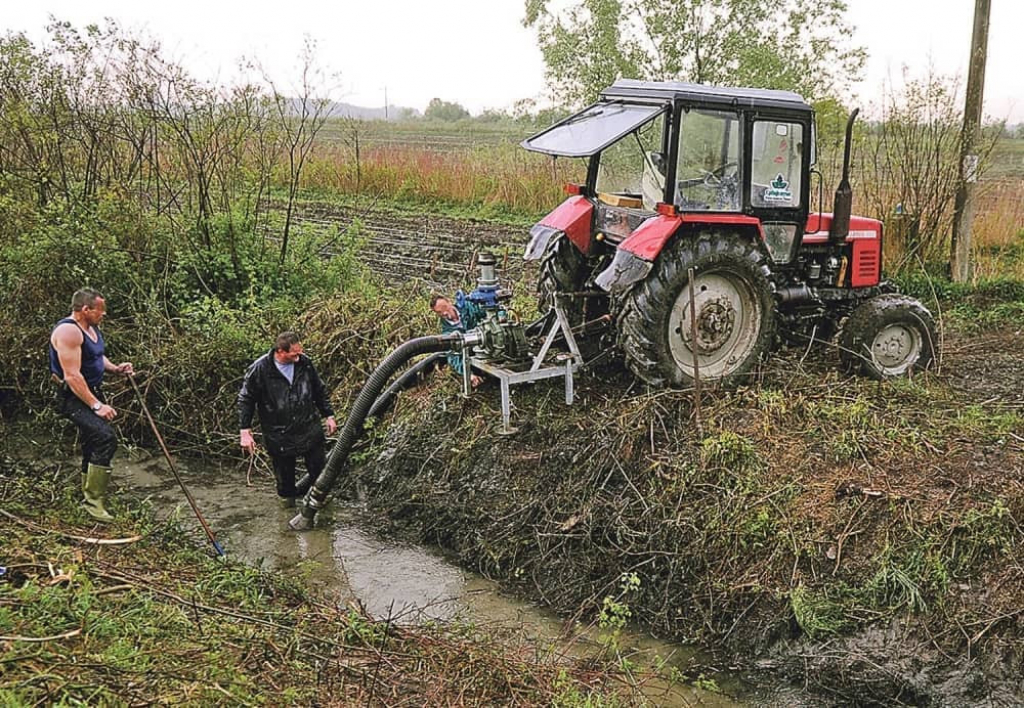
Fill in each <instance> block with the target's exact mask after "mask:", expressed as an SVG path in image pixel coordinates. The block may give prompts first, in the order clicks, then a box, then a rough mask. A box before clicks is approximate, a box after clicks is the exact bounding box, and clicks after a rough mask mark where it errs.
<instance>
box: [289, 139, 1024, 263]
mask: <svg viewBox="0 0 1024 708" xmlns="http://www.w3.org/2000/svg"><path fill="white" fill-rule="evenodd" d="M357 155H358V157H357ZM866 162H867V161H866V160H865V161H863V162H860V164H857V163H855V169H854V174H853V181H854V212H855V213H857V214H860V215H862V216H869V217H872V218H876V219H880V220H881V221H883V222H884V223H885V225H886V234H887V241H886V247H885V260H886V263H885V265H886V268H887V269H888V270H889V271H898V270H901V269H903V268H905V267H914V266H916V265H917V264H918V263H919V260H920V259H919V258H918V256H917V255H916V254H915V253H914V244H915V240H917V241H920V240H925V241H927V243H928V249H927V250H925V251H924V252H923V253H922V254H921V255H922V257H923V259H924V260H926V261H929V262H942V261H943V260H944V259H945V258H947V257H948V251H949V231H950V229H951V228H952V217H953V214H952V203H951V202H949V200H946V202H944V203H943V207H942V213H934V214H928V215H927V216H928V218H926V219H921V220H920V223H921V224H922V225H923V228H926V229H928V230H929V231H928V233H926V234H916V235H915V234H913V230H912V229H911V228H909V226H908V224H909V217H908V216H907V215H904V216H898V215H896V214H895V207H896V205H897V203H900V202H901V197H900V196H899V191H898V188H897V186H896V185H895V183H892V184H890V183H889V181H888V180H887V179H886V178H885V174H884V171H882V172H879V171H878V170H869V169H867V166H866V164H865V163H866ZM862 165H863V166H862ZM585 177H586V165H585V163H584V162H583V161H582V160H569V159H558V160H554V161H553V160H551V158H549V157H546V156H542V155H537V154H534V153H530V152H527V151H526V150H523V149H522V148H520V147H518V146H517V145H513V144H496V145H484V146H475V147H468V148H465V149H455V150H452V149H447V150H443V151H441V150H436V149H432V148H429V147H428V148H424V147H417V146H408V145H401V144H392V145H387V146H373V147H363V148H362V149H360V150H359V151H356V150H355V149H353V147H352V146H351V145H348V144H345V143H342V142H340V141H330V142H324V143H322V144H321V145H320V146H319V147H318V149H317V150H316V152H315V156H314V158H313V159H312V160H311V162H310V163H309V165H308V167H307V169H306V172H305V173H304V178H303V186H304V187H305V188H307V189H311V190H316V191H319V192H337V193H340V194H351V195H363V196H371V197H384V198H388V199H397V200H402V201H411V202H417V203H443V204H447V205H455V206H465V207H468V208H471V209H472V208H475V209H482V210H483V212H484V213H488V212H490V213H495V212H504V213H515V214H521V215H536V214H541V213H544V212H546V211H548V210H550V209H552V208H554V207H555V206H556V205H557V204H558V203H559V202H561V201H562V200H563V199H564V198H565V194H564V192H563V186H564V185H565V183H566V182H579V181H582V180H584V179H585ZM826 187H827V188H826V189H825V190H824V202H825V203H824V209H825V210H826V211H828V210H831V203H832V197H831V193H830V188H829V187H830V185H826ZM816 191H817V190H816V189H815V192H816ZM976 195H977V199H976V209H975V219H974V229H973V239H974V252H975V259H974V262H975V277H976V278H978V279H991V278H998V277H1012V278H1021V279H1024V235H1022V234H1024V175H1006V174H1005V173H1001V174H1000V176H999V177H998V178H993V179H990V180H985V181H983V182H982V183H981V184H980V185H979V187H978V189H977V192H976ZM813 200H814V207H815V208H817V207H818V205H817V195H816V194H815V195H814V196H813ZM947 202H948V203H947Z"/></svg>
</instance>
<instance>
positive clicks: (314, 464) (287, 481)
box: [238, 332, 338, 507]
mask: <svg viewBox="0 0 1024 708" xmlns="http://www.w3.org/2000/svg"><path fill="white" fill-rule="evenodd" d="M257 410H258V411H259V415H260V426H261V427H262V429H263V441H264V443H265V444H266V447H267V452H269V453H270V459H271V461H272V463H273V466H274V477H275V478H276V480H277V496H278V498H279V499H280V501H281V506H283V507H293V506H295V497H296V496H298V492H297V491H296V489H295V462H296V459H297V458H298V457H300V456H301V457H303V458H305V460H306V471H307V472H309V480H310V484H312V483H313V482H315V481H316V478H317V477H318V476H319V475H320V472H321V471H323V468H324V463H325V461H326V449H327V440H326V439H325V438H324V429H323V426H322V425H321V423H320V418H321V417H324V418H326V419H327V421H326V424H327V434H328V435H334V432H335V430H337V429H338V425H337V423H336V422H335V420H334V410H333V409H332V408H331V403H330V401H328V400H327V391H326V390H325V389H324V384H323V381H321V380H320V375H319V374H317V372H316V369H315V368H314V367H313V362H312V361H311V360H310V358H309V357H308V356H306V355H305V354H303V353H302V344H301V343H300V342H299V336H298V335H297V334H295V333H294V332H282V333H281V334H279V335H277V340H276V341H275V342H274V348H273V349H271V350H270V351H269V352H267V353H266V354H264V355H263V356H261V357H260V358H259V359H257V360H256V361H254V362H253V363H252V364H251V365H250V366H249V369H248V370H247V371H246V372H245V380H244V381H243V382H242V390H241V391H239V393H238V420H239V427H241V434H240V437H239V442H240V444H241V446H242V449H243V450H245V451H246V452H248V453H249V454H250V455H251V454H254V453H255V451H256V442H255V441H254V440H253V437H252V418H253V414H254V413H255V412H256V411H257Z"/></svg>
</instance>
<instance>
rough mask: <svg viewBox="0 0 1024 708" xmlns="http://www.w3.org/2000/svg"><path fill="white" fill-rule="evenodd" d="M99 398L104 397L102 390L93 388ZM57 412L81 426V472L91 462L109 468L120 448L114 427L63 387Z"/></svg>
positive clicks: (79, 431)
mask: <svg viewBox="0 0 1024 708" xmlns="http://www.w3.org/2000/svg"><path fill="white" fill-rule="evenodd" d="M93 395H95V396H96V398H98V399H100V400H101V401H102V400H104V399H103V393H102V392H101V391H93ZM57 406H58V411H59V412H60V414H61V415H62V416H64V417H65V418H67V419H68V420H70V421H71V422H72V423H74V424H75V426H76V427H77V428H78V437H79V438H80V439H81V441H82V473H83V474H84V473H85V472H86V471H87V470H88V467H89V465H90V464H93V465H99V466H100V467H110V461H111V460H112V459H113V458H114V452H115V451H116V450H117V435H116V434H115V433H114V426H112V425H111V424H110V423H108V422H107V421H105V420H103V419H102V418H100V417H99V416H98V415H96V414H95V413H94V412H93V411H92V410H90V408H89V406H87V405H85V404H84V403H82V400H81V399H80V398H79V397H78V396H76V395H75V394H74V393H72V392H71V389H70V388H68V387H67V386H63V387H62V388H61V391H60V393H59V394H57Z"/></svg>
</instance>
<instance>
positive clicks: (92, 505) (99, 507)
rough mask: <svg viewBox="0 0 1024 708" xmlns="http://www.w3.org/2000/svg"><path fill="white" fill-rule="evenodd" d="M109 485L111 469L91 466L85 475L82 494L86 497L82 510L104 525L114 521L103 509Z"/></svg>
mask: <svg viewBox="0 0 1024 708" xmlns="http://www.w3.org/2000/svg"><path fill="white" fill-rule="evenodd" d="M109 484H110V468H109V467H100V466H99V465H93V464H90V465H89V471H88V472H86V474H85V482H84V483H83V484H82V494H83V495H84V496H85V499H84V500H83V501H82V508H83V509H85V510H86V511H87V512H89V516H91V517H92V518H94V519H96V520H97V521H102V522H103V523H107V522H110V521H113V520H114V517H113V516H111V515H110V514H108V513H107V510H106V509H104V508H103V502H104V501H105V500H106V498H107V485H109Z"/></svg>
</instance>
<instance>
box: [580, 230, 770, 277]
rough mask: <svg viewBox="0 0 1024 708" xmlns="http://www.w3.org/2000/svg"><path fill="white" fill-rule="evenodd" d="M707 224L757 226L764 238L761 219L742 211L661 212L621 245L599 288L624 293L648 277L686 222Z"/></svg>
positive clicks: (604, 271)
mask: <svg viewBox="0 0 1024 708" xmlns="http://www.w3.org/2000/svg"><path fill="white" fill-rule="evenodd" d="M704 224H713V225H715V226H721V225H726V224H728V225H735V226H740V227H743V228H744V229H747V230H750V229H753V228H756V230H757V233H758V235H759V236H760V237H761V239H762V241H763V240H764V232H763V230H762V228H761V221H760V220H759V219H757V218H756V217H753V216H743V215H741V214H679V215H676V216H669V215H667V214H658V215H657V216H652V217H651V218H650V219H648V220H647V221H645V222H644V223H642V224H640V226H639V227H638V228H637V229H636V231H634V232H633V233H631V234H630V235H629V237H628V238H627V239H626V240H625V241H623V242H622V243H620V244H619V248H618V250H617V251H616V253H615V258H614V259H612V263H611V265H610V266H608V267H607V268H605V269H604V270H603V271H602V272H601V274H600V275H598V276H597V278H596V279H595V280H594V282H595V283H597V285H598V287H600V288H601V289H602V290H605V291H606V292H609V293H612V294H613V295H618V294H621V293H623V292H625V291H627V290H629V288H631V287H632V286H633V284H634V283H637V282H639V281H641V280H643V279H644V278H646V277H647V274H648V273H650V272H651V268H653V267H654V261H655V259H656V258H657V257H658V254H660V253H661V251H662V249H663V248H665V244H666V243H668V240H669V239H670V238H671V237H672V236H673V234H675V233H676V232H677V231H678V230H679V227H681V226H683V225H687V226H695V227H699V226H701V225H704Z"/></svg>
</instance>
